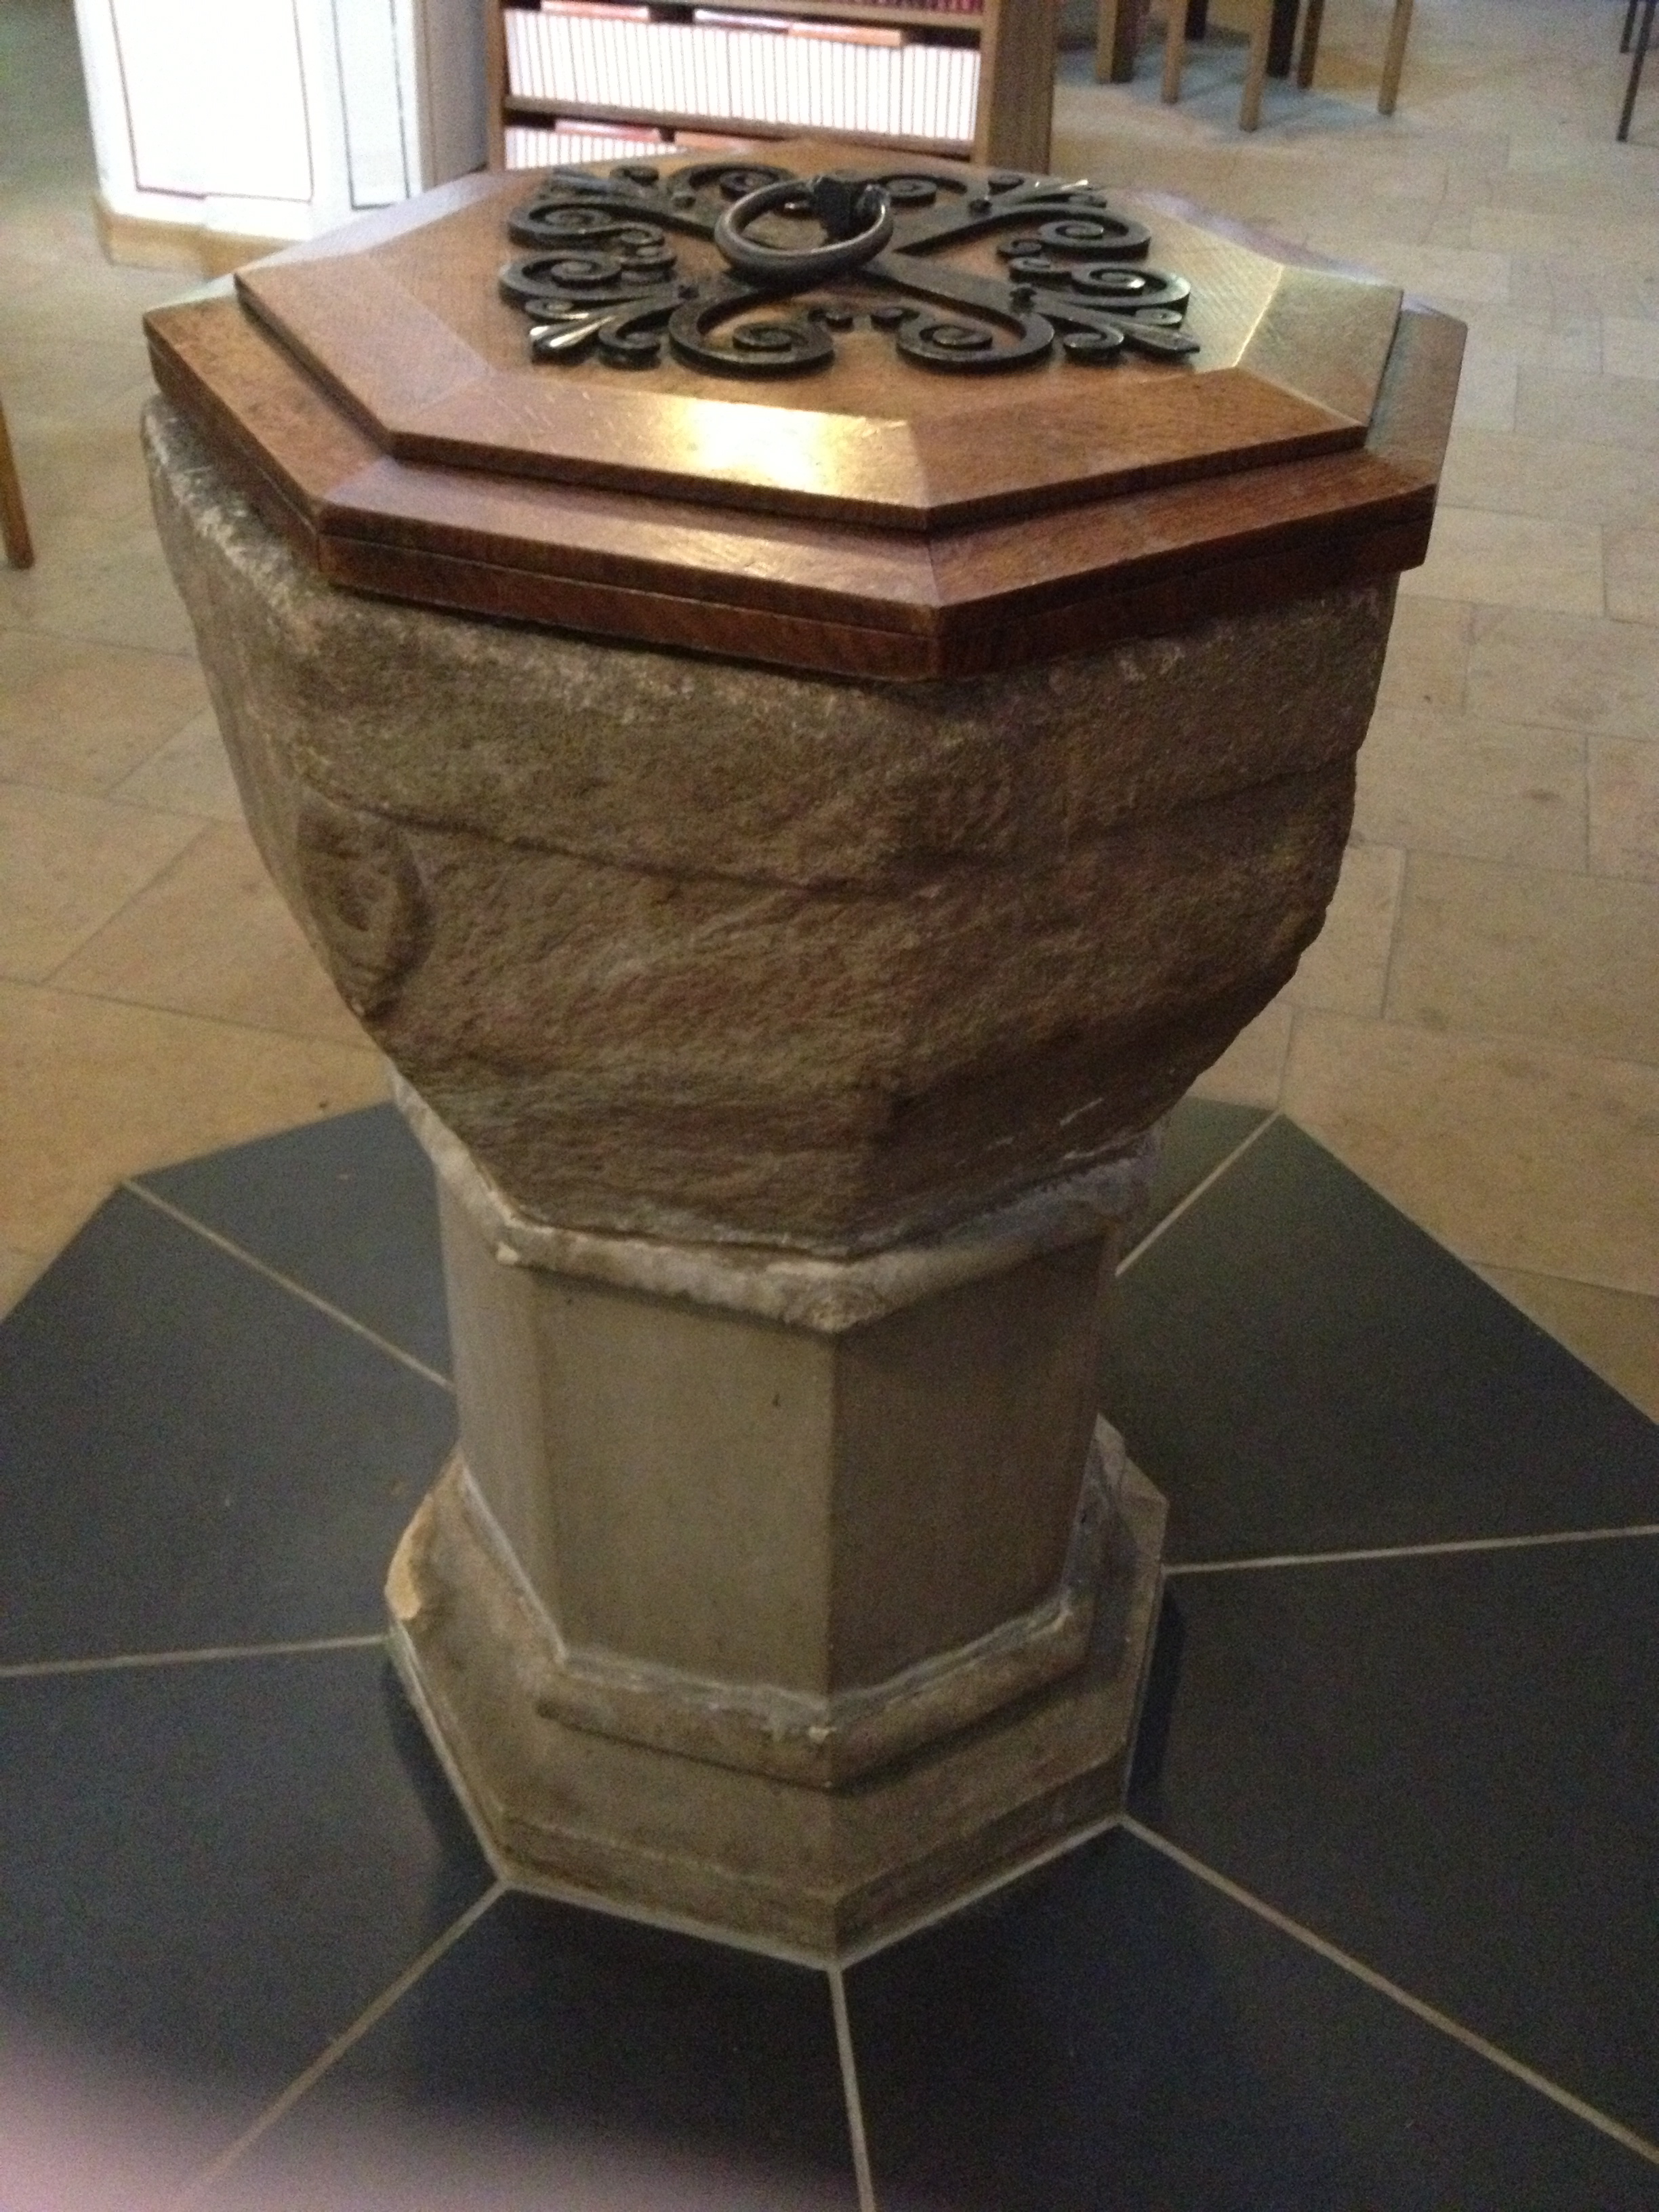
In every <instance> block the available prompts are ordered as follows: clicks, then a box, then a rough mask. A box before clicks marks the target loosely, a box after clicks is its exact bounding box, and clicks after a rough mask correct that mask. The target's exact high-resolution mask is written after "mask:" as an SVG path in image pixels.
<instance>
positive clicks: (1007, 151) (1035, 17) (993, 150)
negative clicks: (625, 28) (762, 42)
mask: <svg viewBox="0 0 1659 2212" xmlns="http://www.w3.org/2000/svg"><path fill="white" fill-rule="evenodd" d="M708 4H709V5H716V6H718V7H719V8H720V9H721V10H722V12H727V13H744V14H756V15H793V16H798V17H800V18H802V19H812V20H817V21H834V22H844V23H875V24H879V25H882V26H884V27H888V28H890V29H894V30H912V31H927V32H928V33H933V34H934V35H936V36H938V37H939V38H940V39H942V40H945V41H947V42H948V43H951V44H952V45H961V44H972V45H976V46H978V48H979V56H980V73H979V98H978V105H977V108H976V111H975V120H974V137H973V143H972V144H971V146H970V145H968V144H965V143H957V142H952V141H949V140H945V139H938V140H929V139H921V138H902V137H895V136H894V135H893V134H892V133H891V132H888V131H868V132H865V131H841V132H837V133H835V134H833V135H835V136H836V137H841V138H842V139H845V140H846V141H847V142H848V143H852V144H855V145H856V144H866V145H884V146H897V147H900V148H902V149H904V150H905V151H907V152H914V153H932V154H939V155H954V156H957V157H962V158H971V159H972V160H974V161H977V162H981V163H982V164H986V165H988V166H991V167H1008V168H1015V169H1036V170H1042V169H1046V168H1047V167H1048V161H1049V150H1048V149H1049V132H1050V126H1051V122H1052V117H1053V110H1054V58H1055V53H1056V51H1057V46H1058V41H1059V14H1060V0H982V5H981V8H979V9H976V10H975V11H974V12H973V13H971V14H970V13H969V12H967V11H960V12H959V11H957V10H955V9H927V8H914V7H899V8H883V7H878V6H872V5H869V4H867V0H708ZM483 9H484V45H485V57H486V62H487V66H488V71H489V160H490V165H491V167H495V168H502V167H505V166H506V132H507V127H508V125H513V124H524V125H532V126H534V125H541V126H542V127H544V128H545V127H546V126H547V125H548V124H549V122H550V118H553V117H554V116H556V115H557V116H561V117H566V116H568V117H570V118H579V119H580V121H591V122H595V123H610V124H614V123H618V122H629V123H639V124H641V125H643V126H645V127H646V128H647V129H649V130H657V129H665V130H674V129H679V130H686V131H702V132H707V133H708V134H709V135H710V136H722V137H743V138H753V139H766V138H798V137H800V136H801V134H802V126H801V125H799V124H790V123H774V122H762V121H760V120H758V119H756V118H749V117H745V116H722V117H716V116H707V115H690V114H680V113H670V112H657V111H654V110H653V111H650V112H645V111H641V110H637V109H629V108H623V107H617V106H595V105H594V104H592V102H589V101H581V102H577V101H574V100H544V99H536V98H532V97H530V96H529V95H527V94H521V93H513V92H510V91H509V90H508V88H507V33H506V27H505V22H504V20H503V19H504V16H505V14H506V9H505V7H504V5H503V0H483ZM663 13H664V15H665V17H670V16H671V17H673V18H678V19H679V20H681V21H687V22H689V21H690V16H691V8H690V0H684V4H678V3H677V4H675V5H673V6H672V7H671V9H670V8H666V7H665V9H664V10H663ZM815 135H818V136H824V135H829V134H826V133H824V132H822V131H819V132H817V134H815Z"/></svg>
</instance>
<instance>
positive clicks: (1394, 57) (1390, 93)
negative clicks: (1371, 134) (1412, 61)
mask: <svg viewBox="0 0 1659 2212" xmlns="http://www.w3.org/2000/svg"><path fill="white" fill-rule="evenodd" d="M1411 29H1412V0H1394V21H1392V22H1391V23H1390V24H1389V50H1388V52H1387V53H1386V54H1384V55H1383V88H1382V90H1381V91H1380V92H1379V93H1378V94H1377V95H1376V112H1377V113H1378V114H1379V115H1392V114H1393V113H1394V104H1395V100H1398V99H1399V97H1400V72H1401V70H1403V69H1404V68H1405V66H1406V41H1407V39H1408V38H1409V37H1410V36H1411Z"/></svg>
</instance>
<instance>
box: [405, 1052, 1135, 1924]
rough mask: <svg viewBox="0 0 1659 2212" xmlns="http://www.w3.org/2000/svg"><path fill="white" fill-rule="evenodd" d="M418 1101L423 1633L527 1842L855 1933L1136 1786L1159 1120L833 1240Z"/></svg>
mask: <svg viewBox="0 0 1659 2212" xmlns="http://www.w3.org/2000/svg"><path fill="white" fill-rule="evenodd" d="M400 1103H402V1105H403V1107H404V1112H405V1114H406V1115H408V1116H409V1119H410V1122H411V1124H412V1126H413V1127H414V1128H415V1130H416V1133H417V1134H418V1135H419V1136H420V1138H421V1139H422V1142H423V1143H424V1144H425V1146H427V1149H428V1152H429V1154H430V1155H431V1158H432V1160H433V1163H434V1166H435V1170H436V1171H437V1176H438V1181H439V1191H440V1203H441V1218H442V1225H443V1240H444V1256H445V1269H446V1276H447V1284H448V1290H449V1305H450V1318H451V1327H452V1330H453V1336H454V1342H455V1375H456V1387H457V1392H458V1395H459V1401H460V1411H461V1441H460V1446H459V1450H458V1451H457V1453H456V1455H455V1456H454V1458H453V1460H452V1461H451V1462H450V1464H449V1466H448V1467H447V1469H446V1470H445V1473H444V1474H443V1476H442V1478H441V1480H440V1482H439V1483H438V1485H437V1486H436V1488H435V1490H434V1492H432V1494H431V1495H430V1497H429V1498H428V1499H427V1500H426V1502H425V1503H424V1504H423V1505H422V1508H421V1510H420V1512H419V1513H418V1514H417V1516H416V1519H415V1522H413V1524H412V1525H411V1527H410V1529H409V1531H408V1533H407V1534H406V1535H405V1537H404V1541H403V1544H402V1546H401V1547H399V1551H398V1557H397V1559H396V1560H395V1561H394V1563H393V1566H392V1575H391V1578H390V1582H389V1583H388V1590H387V1595H388V1598H389V1601H390V1604H391V1607H392V1618H393V1622H394V1632H393V1648H394V1651H395V1653H396V1656H397V1658H398V1664H399V1667H400V1668H401V1669H402V1671H403V1674H404V1680H405V1681H406V1682H407V1683H408V1685H409V1687H410V1692H411V1695H412V1696H413V1698H414V1699H415V1701H416V1705H418V1706H419V1708H420V1710H421V1711H422V1715H423V1717H424V1718H425V1720H426V1723H427V1725H428V1729H429V1730H430V1731H431V1733H432V1735H433V1737H434V1739H435V1741H436V1742H437V1743H438V1745H439V1747H440V1748H441V1752H442V1753H443V1755H444V1757H445V1759H446V1760H447V1764H448V1766H449V1770H450V1772H451V1774H452V1777H453V1779H454V1782H455V1784H456V1786H457V1789H458V1790H459V1793H460V1795H461V1796H462V1797H463V1798H464V1800H465V1802H466V1804H467V1806H468V1808H469V1809H470V1810H471V1814H472V1818H473V1820H474V1821H475V1823H476V1825H477V1829H478V1832H479V1834H480V1837H481V1838H482V1840H483V1844H484V1846H485V1848H486V1850H487V1851H488V1852H489V1856H490V1857H491V1859H492V1861H493V1863H495V1868H496V1870H497V1871H498V1873H500V1874H501V1875H502V1876H503V1877H504V1878H506V1879H507V1880H508V1881H512V1882H513V1883H514V1884H516V1885H518V1886H520V1887H528V1888H536V1889H544V1890H548V1891H550V1892H552V1893H556V1894H558V1895H563V1896H573V1897H577V1898H580V1899H588V1900H590V1901H593V1902H603V1903H606V1904H608V1905H611V1906H612V1907H613V1908H616V1907H622V1908H623V1909H629V1910H633V1911H638V1912H641V1913H645V1914H647V1915H650V1916H653V1917H662V1918H665V1919H668V1920H671V1921H673V1922H674V1923H677V1924H680V1925H685V1926H690V1927H694V1928H696V1929H701V1930H702V1931H703V1932H706V1933H710V1934H714V1935H717V1936H723V1937H725V1938H726V1939H728V1940H731V1939H736V1940H738V1941H745V1942H757V1943H761V1944H763V1945H765V1946H767V1947H768V1948H775V1949H781V1950H785V1951H787V1952H790V1953H792V1954H797V1955H800V1956H805V1957H811V1958H816V1959H820V1960H828V1959H834V1958H836V1957H841V1956H844V1955H846V1954H848V1952H849V1951H850V1950H853V1949H855V1948H858V1947H860V1946H861V1945H864V1944H867V1943H870V1942H878V1941H880V1940H882V1939H883V1938H884V1937H887V1936H891V1935H893V1934H895V1933H896V1932H897V1931H898V1930H900V1929H902V1928H904V1927H907V1926H908V1925H911V1924H913V1923H915V1922H916V1921H917V1920H919V1919H922V1918H926V1917H928V1916H929V1915H930V1914H932V1913H934V1912H936V1911H939V1910H941V1909H943V1908H944V1907H945V1906H947V1905H950V1904H951V1903H952V1902H953V1901H955V1900H956V1899H959V1898H961V1897H963V1896H964V1895H968V1894H971V1893H974V1892H975V1891H976V1890H978V1889H980V1888H982V1887H986V1886H987V1885H988V1884H989V1883H992V1882H994V1881H998V1880H1000V1879H1004V1878H1006V1876H1007V1875H1009V1874H1011V1873H1012V1872H1014V1871H1016V1870H1018V1869H1019V1868H1021V1867H1023V1866H1024V1865H1026V1864H1029V1863H1031V1862H1032V1861H1033V1860H1034V1859H1037V1858H1041V1857H1043V1856H1045V1855H1046V1854H1047V1853H1048V1852H1049V1851H1051V1850H1054V1848H1055V1847H1056V1844H1058V1843H1060V1841H1063V1840H1064V1839H1066V1838H1076V1837H1077V1836H1078V1835H1079V1834H1080V1833H1083V1832H1086V1831H1087V1830H1088V1829H1089V1828H1091V1827H1092V1826H1098V1825H1099V1823H1100V1822H1101V1821H1102V1820H1104V1819H1107V1818H1109V1817H1110V1815H1111V1814H1114V1813H1115V1811H1116V1810H1117V1809H1118V1808H1119V1806H1120V1804H1121V1795H1122V1788H1123V1781H1124V1775H1125V1770H1126V1765H1127V1755H1128V1750H1129V1747H1130V1742H1131V1739H1132V1735H1133V1720H1134V1715H1135V1711H1136V1706H1137V1704H1138V1700H1139V1686H1140V1681H1141V1676H1142V1673H1143V1670H1144V1667H1145V1664H1146V1655H1147V1650H1148V1648H1149V1642H1150V1637H1151V1631H1152V1622H1153V1618H1154V1613H1155V1601H1156V1595H1157V1588H1158V1557H1159V1551H1160V1545H1161V1537H1162V1529H1163V1520H1164V1511H1163V1504H1162V1501H1161V1500H1160V1499H1159V1498H1158V1495H1157V1493H1156V1492H1154V1491H1153V1490H1152V1488H1151V1487H1150V1486H1149V1485H1147V1484H1146V1482H1145V1480H1144V1479H1143V1478H1141V1477H1140V1476H1139V1474H1137V1473H1136V1472H1135V1470H1134V1469H1133V1468H1131V1467H1129V1466H1128V1465H1127V1462H1126V1461H1125V1459H1124V1455H1123V1449H1122V1445H1121V1441H1120V1439H1119V1438H1118V1437H1116V1435H1115V1432H1114V1431H1112V1430H1111V1429H1110V1428H1109V1427H1108V1426H1107V1425H1106V1424H1105V1423H1103V1422H1100V1421H1097V1419H1096V1417H1095V1413H1094V1399H1095V1390H1096V1375H1097V1364H1098V1357H1097V1355H1098V1335H1099V1328H1098V1324H1099V1316H1100V1310H1101V1306H1102V1302H1103V1297H1105V1295H1106V1294H1107V1291H1108V1290H1109V1284H1110V1278H1111V1266H1112V1261H1113V1259H1114V1257H1115V1253H1116V1250H1117V1249H1118V1244H1119V1235H1120V1231H1121V1226H1122V1225H1123V1224H1124V1223H1125V1222H1126V1221H1127V1220H1128V1219H1131V1218H1133V1215H1134V1213H1135V1212H1136V1211H1137V1210H1138V1208H1139V1206H1140V1204H1141V1202H1142V1200H1143V1199H1144V1195H1145V1185H1146V1171H1147V1170H1148V1168H1149V1166H1150V1163H1151V1159H1152V1151H1153V1147H1152V1144H1151V1143H1150V1142H1148V1143H1146V1144H1144V1145H1142V1146H1139V1147H1138V1148H1136V1150H1135V1152H1133V1154H1131V1155H1130V1156H1129V1157H1127V1158H1125V1159H1124V1160H1122V1161H1121V1162H1119V1163H1116V1164H1114V1165H1112V1166H1111V1167H1109V1168H1107V1169H1104V1170H1096V1171H1095V1172H1094V1173H1093V1174H1091V1175H1089V1176H1084V1177H1080V1178H1076V1179H1073V1181H1072V1182H1069V1183H1068V1184H1066V1185H1064V1186H1060V1187H1059V1188H1054V1189H1050V1190H1048V1191H1045V1192H1042V1193H1041V1194H1036V1195H1034V1196H1032V1197H1029V1198H1028V1199H1026V1200H1024V1201H1023V1202H1021V1203H1020V1204H1018V1205H1016V1206H1011V1207H1008V1208H1006V1209H1003V1210H1002V1211H1000V1212H997V1213H994V1214H989V1215H985V1216H981V1217H980V1218H977V1219H975V1220H974V1221H973V1222H970V1223H966V1224H962V1225H958V1226H957V1228H956V1229H955V1230H954V1231H951V1233H949V1234H948V1235H945V1236H943V1237H937V1238H934V1239H932V1240H929V1241H926V1242H921V1243H910V1244H908V1245H905V1246H903V1247H899V1248H895V1249H889V1250H887V1251H885V1252H884V1253H882V1254H880V1255H875V1256H871V1257H866V1258H860V1259H854V1260H850V1261H828V1260H822V1259H817V1258H812V1257H809V1256H805V1255H799V1254H796V1253H789V1252H779V1251H765V1250H757V1249H753V1248H750V1249H744V1250H738V1249H733V1248H732V1247H729V1246H720V1245H708V1244H705V1245H701V1246H700V1245H696V1244H690V1243H669V1242H667V1241H665V1240H662V1239H653V1240H647V1239H642V1238H629V1237H615V1236H605V1235H599V1234H594V1233H592V1232H591V1231H568V1230H558V1229H552V1228H550V1227H548V1226H546V1225H539V1224H537V1223H535V1222H533V1221H531V1220H529V1219H528V1218H526V1217H525V1216H524V1215H523V1214H522V1213H520V1212H518V1211H517V1210H516V1209H515V1208H514V1207H513V1206H511V1205H510V1203H508V1202H507V1200H505V1199H504V1198H503V1196H502V1194H501V1192H500V1191H499V1189H498V1188H496V1187H495V1185H494V1184H493V1183H492V1182H490V1180H489V1178H488V1176H485V1175H484V1174H483V1172H482V1170H480V1169H479V1168H478V1166H477V1164H476V1162H475V1161H474V1160H473V1159H472V1158H471V1155H470V1154H469V1153H468V1152H467V1151H466V1149H465V1146H462V1145H461V1144H460V1143H459V1140H458V1139H456V1138H455V1137H454V1136H453V1134H452V1133H450V1132H449V1131H447V1129H445V1128H444V1127H443V1125H442V1124H441V1122H440V1121H438V1119H437V1117H436V1116H435V1115H434V1114H433V1113H432V1112H431V1110H430V1109H429V1108H428V1107H427V1106H425V1105H424V1103H422V1101H421V1100H420V1099H419V1098H418V1097H416V1095H415V1094H414V1093H413V1092H411V1091H409V1090H408V1088H407V1086H402V1087H401V1089H400Z"/></svg>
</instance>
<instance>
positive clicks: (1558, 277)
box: [1510, 253, 1659, 436]
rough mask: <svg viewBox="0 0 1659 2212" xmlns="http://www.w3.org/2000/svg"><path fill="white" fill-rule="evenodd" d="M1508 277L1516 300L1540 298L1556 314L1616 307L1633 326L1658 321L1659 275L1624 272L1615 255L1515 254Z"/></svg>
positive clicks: (1589, 312)
mask: <svg viewBox="0 0 1659 2212" xmlns="http://www.w3.org/2000/svg"><path fill="white" fill-rule="evenodd" d="M1510 281H1511V283H1512V284H1513V286H1514V296H1515V297H1516V299H1527V298H1532V299H1536V300H1538V301H1541V302H1542V303H1545V304H1547V306H1548V307H1550V308H1551V309H1552V310H1553V313H1556V314H1560V315H1573V314H1579V315H1598V314H1601V313H1603V312H1604V311H1605V310H1606V309H1607V307H1617V308H1618V310H1619V312H1620V314H1621V315H1624V316H1626V317H1627V318H1628V319H1631V320H1632V321H1643V320H1646V321H1651V320H1653V319H1655V318H1656V317H1659V276H1652V275H1650V274H1648V273H1647V272H1645V271H1644V270H1629V269H1626V268H1625V267H1623V266H1622V264H1620V262H1619V261H1618V260H1617V259H1616V258H1614V257H1613V255H1611V254H1603V253H1562V254H1538V255H1530V254H1522V253H1516V254H1512V255H1511V256H1510ZM1567 435H1569V436H1571V435H1572V433H1571V432H1569V433H1568V434H1567ZM1580 435H1582V434H1580Z"/></svg>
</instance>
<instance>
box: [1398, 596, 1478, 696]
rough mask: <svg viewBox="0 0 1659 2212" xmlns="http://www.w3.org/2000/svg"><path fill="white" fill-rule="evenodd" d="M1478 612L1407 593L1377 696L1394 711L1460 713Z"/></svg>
mask: <svg viewBox="0 0 1659 2212" xmlns="http://www.w3.org/2000/svg"><path fill="white" fill-rule="evenodd" d="M1473 635H1474V608H1473V607H1471V606H1468V605H1464V604H1463V603H1462V601H1459V600H1452V599H1423V598H1419V597H1418V596H1417V595H1416V594H1414V593H1412V594H1407V595H1406V596H1404V597H1402V598H1401V599H1399V600H1398V601H1396V603H1395V611H1394V627H1393V629H1391V630H1390V631H1389V650H1388V655H1387V658H1386V659H1384V661H1383V683H1382V686H1381V689H1380V690H1379V691H1378V693H1377V697H1378V698H1379V699H1380V700H1382V701H1383V702H1386V703H1387V704H1389V705H1390V706H1397V707H1427V708H1438V709H1441V710H1443V711H1445V712H1449V713H1454V714H1455V712H1456V711H1457V710H1458V709H1459V708H1461V707H1462V704H1463V693H1464V688H1465V685H1466V684H1467V682H1468V665H1469V642H1470V639H1471V637H1472V636H1473Z"/></svg>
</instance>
